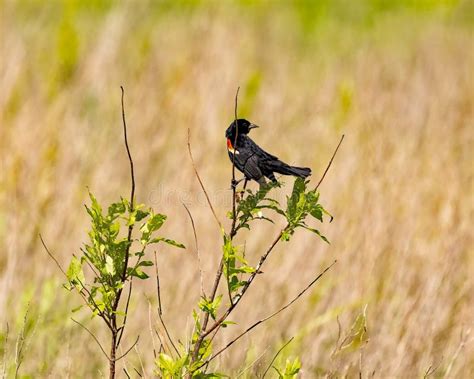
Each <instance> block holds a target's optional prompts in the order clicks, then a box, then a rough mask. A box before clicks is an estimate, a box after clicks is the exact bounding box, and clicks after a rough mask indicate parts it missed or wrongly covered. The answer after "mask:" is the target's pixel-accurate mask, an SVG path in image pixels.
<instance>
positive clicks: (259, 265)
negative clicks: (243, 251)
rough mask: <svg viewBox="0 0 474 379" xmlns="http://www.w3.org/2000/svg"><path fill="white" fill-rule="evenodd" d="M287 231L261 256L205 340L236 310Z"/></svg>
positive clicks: (204, 334) (205, 334)
mask: <svg viewBox="0 0 474 379" xmlns="http://www.w3.org/2000/svg"><path fill="white" fill-rule="evenodd" d="M285 230H286V228H284V229H282V231H281V232H280V233H279V234H278V236H277V237H276V238H275V239H274V240H273V242H272V244H271V245H270V247H269V248H268V249H267V251H266V252H265V253H264V254H263V255H262V256H261V258H260V261H259V263H258V265H257V267H256V268H255V271H254V272H253V273H252V274H251V275H250V277H249V279H248V280H247V281H246V283H245V285H244V286H243V287H242V290H241V291H240V293H239V294H237V295H236V296H235V297H234V301H233V303H232V304H231V305H230V306H229V308H228V309H227V310H226V311H225V312H224V314H223V315H222V316H221V317H220V318H219V319H218V320H217V321H216V322H214V324H213V325H212V326H211V327H210V328H209V329H208V330H206V331H205V332H203V334H202V335H203V339H204V338H205V337H207V336H208V335H209V334H210V333H212V332H213V330H214V329H216V328H218V327H220V325H221V324H222V323H223V322H224V321H225V319H226V318H227V317H228V316H229V315H230V313H231V312H232V311H233V310H234V309H235V307H236V306H237V304H238V303H239V302H240V299H242V297H243V296H244V294H245V293H246V292H247V290H248V289H249V287H250V285H251V284H252V282H253V280H254V279H255V277H256V275H257V274H258V273H259V272H261V267H262V265H263V264H264V263H265V260H266V259H267V258H268V256H269V254H270V253H271V252H272V250H273V248H274V247H275V246H276V245H277V243H278V242H279V241H280V239H281V236H282V234H283V232H284V231H285Z"/></svg>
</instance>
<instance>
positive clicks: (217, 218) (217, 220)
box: [188, 129, 224, 232]
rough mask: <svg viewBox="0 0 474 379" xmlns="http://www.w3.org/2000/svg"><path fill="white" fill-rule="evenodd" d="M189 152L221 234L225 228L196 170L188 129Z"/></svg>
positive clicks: (195, 172)
mask: <svg viewBox="0 0 474 379" xmlns="http://www.w3.org/2000/svg"><path fill="white" fill-rule="evenodd" d="M188 152H189V158H190V159H191V163H192V164H193V169H194V174H195V175H196V178H197V180H198V181H199V184H200V186H201V189H202V191H203V192H204V195H205V196H206V200H207V204H208V205H209V208H210V209H211V211H212V214H213V215H214V219H215V220H216V222H217V224H218V225H219V229H220V230H221V232H223V230H224V228H223V227H222V223H221V222H220V221H219V217H217V213H216V211H215V210H214V207H213V205H212V203H211V199H210V198H209V195H208V193H207V191H206V188H205V187H204V184H203V182H202V180H201V177H200V176H199V173H198V170H197V168H196V164H195V163H194V158H193V153H192V151H191V131H190V129H188Z"/></svg>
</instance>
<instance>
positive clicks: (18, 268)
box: [0, 1, 474, 378]
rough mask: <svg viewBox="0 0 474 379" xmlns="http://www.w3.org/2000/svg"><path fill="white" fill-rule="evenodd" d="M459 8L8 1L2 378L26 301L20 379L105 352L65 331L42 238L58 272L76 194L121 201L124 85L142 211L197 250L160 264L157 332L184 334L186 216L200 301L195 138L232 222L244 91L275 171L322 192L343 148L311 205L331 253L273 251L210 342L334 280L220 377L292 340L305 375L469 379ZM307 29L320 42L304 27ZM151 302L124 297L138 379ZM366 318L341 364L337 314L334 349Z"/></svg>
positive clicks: (262, 240) (212, 247) (211, 241)
mask: <svg viewBox="0 0 474 379" xmlns="http://www.w3.org/2000/svg"><path fill="white" fill-rule="evenodd" d="M447 3H448V2H446V4H447ZM467 3H468V2H466V3H461V5H460V6H458V7H454V8H449V9H448V10H444V8H441V9H438V8H435V9H431V10H426V11H425V10H406V9H399V10H393V11H389V12H383V11H380V12H374V13H373V15H372V17H369V16H370V13H368V14H369V16H367V17H366V18H364V17H363V16H360V18H349V19H346V18H344V17H342V16H341V19H339V18H338V17H337V14H336V16H334V15H332V14H330V13H328V14H323V15H319V16H318V17H317V18H316V15H315V14H311V13H310V14H309V16H308V15H305V14H304V13H301V14H300V13H298V12H302V11H299V10H298V9H297V8H298V7H294V8H293V7H291V6H289V5H288V6H287V5H284V4H282V3H261V4H260V5H255V6H243V5H240V6H239V5H235V4H231V3H226V2H223V3H218V2H208V3H205V4H204V5H200V6H185V5H181V6H179V7H168V6H165V5H163V3H160V4H161V5H156V4H155V5H153V4H151V3H147V2H138V1H137V2H128V3H123V4H121V5H114V6H94V7H93V6H92V5H90V6H89V7H85V6H81V5H80V4H79V3H75V2H64V3H60V2H51V3H48V5H41V3H36V2H33V1H32V2H24V3H20V2H13V1H2V2H0V6H1V8H2V12H1V24H0V25H1V49H2V58H1V64H0V83H1V87H2V91H1V95H0V117H1V118H0V120H1V128H0V157H1V167H0V168H1V175H0V251H1V254H0V286H1V292H0V309H1V310H2V311H0V322H1V324H0V325H1V330H3V332H2V333H3V335H2V336H1V338H0V341H3V342H4V341H5V330H6V324H7V322H8V324H9V326H10V336H9V342H8V344H0V347H1V346H3V347H4V348H5V346H7V348H8V350H7V355H6V356H7V363H8V364H7V366H8V367H10V366H11V365H13V366H14V363H13V356H14V344H15V339H16V336H17V335H18V333H19V331H20V330H21V328H22V325H23V317H24V314H25V307H26V305H25V304H26V303H27V302H28V301H31V305H30V311H29V312H30V313H29V314H30V321H29V322H28V323H27V324H26V329H27V332H28V333H26V335H27V338H28V340H27V342H28V343H27V346H26V349H25V358H24V363H23V364H22V367H21V372H23V373H24V374H27V373H29V374H31V375H33V376H34V377H42V376H43V377H46V376H51V377H64V376H71V377H90V376H97V375H98V372H103V370H105V365H104V364H103V362H102V358H101V357H100V355H99V350H98V348H97V346H95V345H94V344H93V342H92V341H91V339H90V337H89V336H88V335H87V334H86V333H85V332H84V331H83V330H80V329H79V328H78V327H77V326H76V325H74V324H73V323H72V322H71V321H70V320H69V316H70V314H69V309H71V308H73V307H74V306H75V305H77V304H79V299H77V298H76V299H74V300H72V301H71V300H70V299H67V294H66V291H64V290H62V289H61V288H60V282H61V280H62V278H61V277H60V273H59V272H58V270H57V269H56V267H55V266H54V264H52V262H51V261H50V260H49V259H48V257H47V255H46V254H45V253H44V251H43V250H42V248H41V245H40V243H39V239H38V232H41V233H42V234H43V235H44V237H45V238H46V240H47V241H48V242H49V245H50V247H51V249H52V250H53V251H54V252H55V253H56V254H57V256H58V257H59V259H60V261H61V262H62V263H63V264H66V262H67V261H68V259H69V258H70V256H71V254H72V253H74V252H75V251H77V249H78V248H79V246H80V244H81V242H82V241H84V239H85V238H86V234H85V231H86V229H87V217H86V213H85V211H84V209H83V207H82V204H83V203H85V202H86V201H87V190H86V186H88V187H89V188H90V189H91V190H92V191H93V192H94V193H95V194H96V195H97V197H98V198H99V199H100V200H101V201H104V202H105V201H111V200H113V199H116V198H117V197H119V196H120V195H126V194H127V193H128V171H127V170H128V169H127V161H126V155H125V151H124V148H123V142H122V139H121V138H122V136H121V121H120V90H119V85H121V84H123V85H124V87H125V89H126V108H127V114H128V122H129V128H130V134H131V136H130V143H131V149H132V153H133V155H134V157H135V162H136V166H137V171H138V172H137V186H138V200H139V201H142V202H147V203H150V204H151V205H153V206H154V207H155V209H157V210H159V211H160V212H163V213H165V214H168V216H169V222H168V223H167V225H166V234H167V235H169V236H170V237H173V238H176V239H178V240H180V241H182V242H184V243H185V244H186V246H188V250H187V251H186V252H177V251H173V250H172V249H163V251H160V252H159V253H160V254H159V261H160V262H161V266H160V267H161V272H162V275H163V278H162V282H163V287H164V291H165V292H164V295H163V297H164V299H163V300H164V308H165V318H166V319H167V320H169V324H170V329H171V331H172V333H173V334H174V335H175V336H179V338H180V339H181V340H184V339H185V338H187V334H186V333H185V331H187V332H189V331H190V328H191V322H190V317H189V316H190V314H191V310H192V308H193V306H194V305H195V303H196V300H197V299H198V296H199V276H198V270H197V260H196V257H195V255H194V252H193V248H192V246H193V241H194V239H193V234H192V229H191V227H190V224H189V220H188V218H187V214H186V211H185V209H184V208H183V207H182V205H181V204H180V200H182V201H184V202H186V203H187V204H188V205H189V208H190V210H191V212H192V213H193V216H194V218H195V221H196V224H197V231H198V235H199V242H200V245H201V254H202V260H203V264H204V272H205V282H206V285H207V287H209V286H210V284H211V281H212V278H213V276H214V274H213V272H214V270H215V268H216V265H217V262H218V256H219V254H220V239H219V234H218V230H217V229H216V227H215V224H214V223H213V221H212V216H211V214H210V211H209V209H208V208H207V207H206V206H205V202H204V198H203V197H202V195H201V194H200V191H199V186H198V183H197V181H196V180H195V178H194V176H193V173H192V168H191V165H190V162H189V160H188V158H187V152H186V132H187V128H191V133H192V143H193V150H194V154H195V158H196V163H197V165H198V167H199V169H200V174H201V176H202V178H203V180H204V181H205V184H206V185H207V187H208V189H209V191H210V193H211V195H212V197H213V200H214V202H215V204H216V206H217V210H218V213H219V216H220V217H221V219H222V220H224V221H225V213H226V210H228V209H229V205H230V190H229V189H228V187H229V177H230V176H229V175H230V169H231V166H230V164H229V162H228V159H227V154H226V151H225V141H224V137H223V134H224V129H225V127H226V126H227V124H228V123H229V122H230V120H231V119H232V117H233V95H234V92H235V89H236V87H237V85H241V86H242V92H241V102H240V114H241V115H242V116H245V117H247V118H249V119H251V120H252V121H254V122H256V123H258V124H260V125H261V126H262V128H260V129H259V130H257V131H255V132H253V133H254V134H253V137H254V138H255V139H256V140H257V141H258V142H259V143H260V144H261V145H263V146H264V147H266V148H268V150H270V151H272V152H274V153H276V154H278V155H279V156H280V157H281V158H283V159H284V160H287V161H290V162H294V163H298V164H304V165H309V166H311V167H312V168H313V171H314V173H315V174H314V176H315V178H314V179H313V180H314V181H316V179H317V177H318V176H319V175H320V173H321V172H322V170H323V169H324V167H325V164H326V162H327V159H328V158H329V157H330V154H331V152H332V149H333V148H334V147H335V144H336V143H337V141H338V139H339V136H340V135H341V134H342V133H345V134H346V140H345V142H344V145H343V148H342V150H341V151H340V154H339V156H338V157H337V159H336V161H335V164H334V166H333V168H332V171H331V172H330V174H329V175H328V177H327V179H326V181H325V182H324V184H323V185H322V187H321V192H322V200H323V204H325V205H326V207H327V208H328V209H329V210H331V212H332V213H333V214H334V215H335V221H334V222H333V223H332V224H325V225H323V231H324V232H325V234H326V235H327V236H328V238H329V239H330V240H331V242H332V243H331V245H330V246H328V245H325V244H323V243H321V242H320V241H319V240H317V239H316V238H315V237H313V236H310V235H305V234H304V233H302V232H300V233H298V234H297V235H296V238H295V239H294V240H293V241H292V242H291V243H290V244H289V245H280V246H279V247H278V249H277V251H276V252H275V254H274V256H273V257H272V258H271V259H270V261H269V262H268V266H267V268H266V269H265V275H261V276H259V278H258V280H257V282H256V284H255V287H254V290H253V291H250V292H252V294H251V295H250V296H249V297H248V298H247V299H246V300H245V301H244V302H243V303H242V308H241V309H240V311H237V312H236V313H235V315H234V316H233V317H234V320H235V321H237V322H238V323H239V326H234V327H232V328H229V329H228V330H227V331H226V333H225V336H224V337H223V338H222V339H221V340H219V341H218V342H217V345H220V344H221V343H224V342H225V341H226V340H227V339H230V338H231V336H233V335H236V334H238V330H240V329H241V328H244V326H245V325H247V324H248V323H250V322H252V321H254V320H257V319H258V318H260V317H262V316H265V315H267V314H268V313H269V312H270V311H272V310H273V309H276V308H278V307H279V306H281V305H282V304H284V303H285V302H286V301H287V300H288V299H289V298H290V297H292V295H293V294H295V293H297V292H298V290H299V289H300V288H302V287H304V286H305V285H306V283H307V282H309V281H310V280H311V279H312V277H314V275H315V274H317V273H318V272H319V271H321V268H322V267H323V266H324V265H325V264H327V263H328V262H332V261H333V260H334V259H335V258H337V259H338V264H337V265H336V267H335V268H334V269H333V270H332V271H330V272H329V273H328V275H327V276H326V277H325V278H324V280H323V281H322V282H321V283H320V284H319V286H317V288H315V289H314V291H313V292H312V293H311V295H309V296H306V297H305V298H304V299H302V301H299V302H298V303H297V304H296V305H295V306H294V307H293V309H292V310H291V311H289V312H286V313H284V314H281V315H280V316H278V317H277V318H275V319H274V320H272V321H271V322H270V323H269V324H267V325H266V326H263V327H261V328H260V329H257V330H255V332H253V333H252V334H251V335H250V336H249V337H248V338H246V339H244V340H242V341H240V342H239V343H238V345H236V346H235V347H234V348H233V349H232V350H231V351H229V352H228V353H226V354H224V355H223V356H222V359H221V360H220V361H219V362H218V365H219V366H220V367H221V368H222V369H223V370H226V371H232V370H234V372H237V371H238V370H239V369H241V368H242V367H244V366H245V365H246V364H249V363H250V362H252V361H253V360H254V359H255V358H257V357H258V356H260V355H261V354H262V353H263V352H264V351H265V349H267V348H268V350H267V352H266V353H265V355H264V356H263V358H262V360H261V361H260V363H261V366H259V364H256V365H255V366H254V367H253V368H251V369H250V370H249V371H248V372H247V374H248V375H249V377H252V376H253V375H255V373H253V374H252V372H254V371H252V370H259V369H261V368H262V367H265V362H269V361H270V359H271V358H272V355H273V353H274V352H275V351H276V350H278V348H279V347H280V346H281V345H282V344H283V343H284V342H285V341H286V340H288V339H289V338H290V337H291V336H296V338H295V340H294V341H293V342H292V344H291V345H290V346H289V347H288V348H286V349H285V352H286V353H287V354H290V355H299V356H300V357H301V360H302V362H303V367H304V372H303V377H305V378H312V377H315V376H317V375H320V376H326V375H328V376H331V375H332V376H336V377H342V376H344V375H348V376H349V377H354V376H356V375H357V373H358V371H359V366H360V360H361V361H362V373H363V376H364V377H366V376H370V375H372V373H373V372H375V376H374V377H379V378H381V377H400V378H406V377H422V376H423V375H424V373H425V372H426V370H427V369H428V368H429V367H430V366H433V367H435V368H436V367H438V366H439V367H438V368H437V370H436V372H435V373H434V374H433V375H434V376H437V375H438V376H440V377H456V378H468V377H472V376H473V375H474V358H473V357H474V342H473V340H472V338H473V336H472V333H471V335H470V336H468V335H467V334H468V331H469V330H471V328H472V327H473V323H474V283H473V272H474V249H473V242H474V241H473V233H472V230H471V228H472V221H473V211H474V199H473V153H472V148H473V145H474V144H473V142H474V141H473V140H474V131H473V127H474V125H473V124H474V123H473V120H474V79H473V74H472V67H473V63H474V48H473V37H472V35H473V34H472V33H473V29H472V23H471V21H472V19H471V20H468V22H466V21H465V20H463V15H464V14H465V13H466V12H470V11H471V10H472V8H471V9H470V8H469V7H468V5H466V4H467ZM67 4H69V5H67ZM364 4H365V3H364ZM367 4H369V3H367ZM355 8H357V7H355ZM364 9H365V8H363V7H361V8H360V9H359V8H357V9H354V12H355V11H359V12H362V13H363V12H364ZM363 15H365V13H363ZM305 17H306V18H305ZM308 17H310V19H311V17H315V20H316V24H315V25H312V24H311V22H310V25H309V26H308V20H307V18H308ZM467 18H468V16H467ZM308 28H309V29H308ZM295 147H296V148H295ZM285 181H286V183H287V186H288V187H290V185H291V182H292V180H291V179H285ZM469 225H471V226H469ZM277 228H278V225H277V226H271V225H259V226H258V227H256V228H255V229H254V231H253V232H252V233H251V234H247V235H242V236H240V239H239V241H240V242H241V243H244V242H245V243H246V248H247V249H246V251H247V256H248V257H249V259H250V261H251V262H252V261H253V260H255V259H257V257H258V254H259V252H260V251H261V250H262V249H263V248H264V247H265V246H266V245H267V244H268V243H269V236H273V235H274V234H275V233H276V232H277V230H278V229H277ZM271 238H273V237H271ZM146 296H148V297H154V294H153V284H152V283H149V285H148V286H143V287H140V288H139V290H138V292H137V295H136V296H135V298H133V304H132V308H133V309H132V311H133V312H134V316H133V318H132V320H133V321H132V324H131V327H130V329H129V330H128V334H127V335H126V342H125V344H126V345H125V346H127V344H128V343H131V342H133V340H134V337H135V336H136V335H137V334H140V335H141V339H140V344H139V349H138V351H135V352H134V353H133V356H130V358H129V361H128V362H127V363H126V364H128V365H129V367H131V366H133V365H135V367H139V363H137V362H138V357H137V355H138V353H139V354H140V356H141V359H142V361H143V364H144V365H145V368H146V369H147V370H148V372H151V365H152V361H153V354H152V345H151V344H152V341H151V336H150V332H149V312H148V303H147V301H146ZM152 301H154V300H152ZM365 305H367V326H368V337H369V341H368V343H367V344H365V345H364V346H363V348H361V349H357V350H356V351H342V352H340V353H337V354H332V352H333V350H334V348H335V346H336V344H337V337H338V322H337V320H336V317H337V316H338V317H339V319H340V322H341V327H342V331H343V334H344V333H346V332H347V331H348V330H349V329H350V326H351V324H352V322H353V321H354V319H355V317H356V315H357V314H359V313H360V312H361V311H362V309H363V308H364V306H365ZM77 317H79V318H82V319H83V320H84V321H85V322H86V323H88V324H89V325H91V326H93V325H97V324H94V321H92V322H90V321H88V318H87V315H85V314H79V315H77ZM153 317H154V316H152V318H153ZM152 322H154V321H153V320H152ZM33 333H34V334H33ZM99 334H100V331H99ZM188 334H189V333H188ZM461 335H462V336H463V337H462V339H461ZM154 342H155V343H156V341H154ZM0 350H2V349H0ZM361 357H362V358H361ZM10 369H11V367H10V368H9V370H10ZM13 369H14V367H13Z"/></svg>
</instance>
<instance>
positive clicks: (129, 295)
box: [115, 277, 133, 347]
mask: <svg viewBox="0 0 474 379" xmlns="http://www.w3.org/2000/svg"><path fill="white" fill-rule="evenodd" d="M132 288H133V277H132V278H131V279H130V286H129V288H128V296H127V302H126V304H125V310H124V313H125V316H124V318H123V322H122V326H121V327H120V331H119V336H118V339H117V343H116V344H115V346H117V347H118V346H119V345H120V341H122V336H123V333H124V331H125V325H126V324H127V316H128V307H129V306H130V298H131V297H132Z"/></svg>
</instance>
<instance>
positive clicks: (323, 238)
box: [301, 225, 331, 244]
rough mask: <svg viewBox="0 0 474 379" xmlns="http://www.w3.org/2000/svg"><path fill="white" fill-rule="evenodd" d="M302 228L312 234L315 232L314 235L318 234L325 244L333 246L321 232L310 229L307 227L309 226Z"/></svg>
mask: <svg viewBox="0 0 474 379" xmlns="http://www.w3.org/2000/svg"><path fill="white" fill-rule="evenodd" d="M301 226H302V227H303V228H305V229H306V230H309V231H310V232H313V233H314V234H317V235H318V236H319V237H320V238H321V239H322V240H323V241H324V242H326V243H327V244H331V243H330V242H329V240H328V239H327V238H326V237H325V236H323V235H322V234H321V232H320V231H319V230H317V229H314V228H310V227H309V226H307V225H301Z"/></svg>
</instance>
